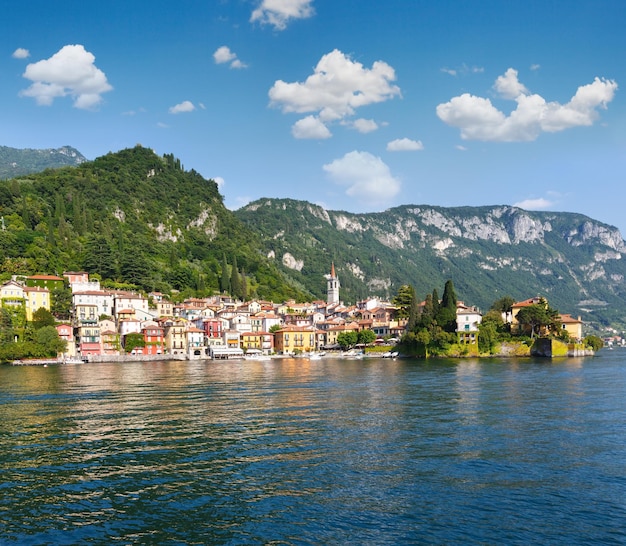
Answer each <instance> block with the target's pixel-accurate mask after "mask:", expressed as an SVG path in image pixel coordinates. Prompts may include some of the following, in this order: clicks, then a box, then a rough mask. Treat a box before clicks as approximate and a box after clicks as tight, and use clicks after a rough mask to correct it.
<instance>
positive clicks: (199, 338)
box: [0, 264, 593, 365]
mask: <svg viewBox="0 0 626 546" xmlns="http://www.w3.org/2000/svg"><path fill="white" fill-rule="evenodd" d="M326 279H327V298H326V300H316V301H312V302H306V303H297V302H295V301H287V302H283V303H280V304H276V303H273V302H269V301H258V300H253V301H248V302H241V301H237V300H236V299H234V298H232V297H230V296H224V295H216V296H211V297H208V298H188V299H185V300H184V301H182V302H180V303H173V302H172V301H170V300H169V299H168V298H167V297H166V296H165V295H163V294H161V293H158V292H152V293H150V294H147V295H145V294H141V293H139V292H132V291H126V290H109V289H104V288H102V287H101V285H100V281H99V280H97V279H96V278H90V277H89V274H88V273H86V272H66V273H64V274H63V277H58V276H54V275H32V276H26V277H17V276H15V277H14V278H13V279H12V280H11V281H8V282H5V283H4V284H3V285H2V286H0V299H1V303H2V310H3V318H4V319H5V320H4V321H3V322H7V320H11V319H12V320H13V321H14V322H19V321H20V320H21V321H22V322H23V325H24V326H26V325H28V324H36V325H38V326H39V327H41V326H42V325H44V323H45V326H44V328H45V327H48V328H54V330H55V331H56V333H57V336H58V338H57V339H56V340H55V341H56V342H57V346H56V347H57V351H56V352H55V351H53V349H52V347H53V344H52V341H49V342H48V346H47V351H48V352H47V353H46V354H45V355H44V354H41V353H39V354H33V351H31V352H30V353H29V352H28V351H23V353H20V352H19V351H17V352H15V354H14V355H13V358H11V359H8V358H6V356H5V358H4V360H10V361H13V362H14V363H16V364H27V363H28V364H44V365H46V364H51V363H75V362H115V361H139V360H200V359H231V358H247V359H268V358H270V357H285V356H289V357H297V356H307V357H309V358H320V357H321V356H322V355H323V354H325V353H327V354H332V355H333V356H341V357H344V358H363V357H364V356H379V357H386V358H396V357H398V356H400V355H401V354H403V355H405V354H406V355H410V354H414V353H412V351H411V349H410V346H408V347H407V346H405V345H403V343H402V340H403V338H404V337H405V335H406V334H407V332H409V331H411V329H412V328H413V327H414V325H412V324H411V322H412V319H411V316H410V313H409V312H404V313H403V312H402V309H400V305H399V304H398V302H397V301H394V302H393V303H392V302H389V301H384V300H381V299H379V298H367V299H365V300H362V301H359V302H357V303H356V304H355V305H344V304H343V302H342V301H341V300H340V294H339V291H340V283H339V279H338V277H337V274H336V271H335V266H334V264H331V269H330V273H329V274H328V275H327V276H326ZM68 287H69V289H68ZM446 288H447V287H446ZM63 289H66V290H67V291H68V294H67V295H68V296H69V298H71V300H70V301H68V304H69V305H68V307H69V313H68V317H67V319H68V320H61V321H59V320H57V319H55V318H54V317H53V316H52V314H51V313H50V310H51V305H52V303H53V299H54V295H55V294H57V297H60V296H58V294H59V293H60V292H59V291H60V290H63ZM444 296H445V293H444ZM429 297H430V296H429ZM435 297H436V296H435ZM427 300H428V298H427ZM454 301H455V303H454V307H455V308H454V312H453V313H454V320H455V322H454V323H453V325H452V330H453V333H454V337H455V343H454V346H453V347H452V348H450V349H449V350H447V352H446V353H445V354H444V355H441V354H439V355H438V356H449V357H466V356H470V357H472V356H473V357H477V356H529V355H531V344H530V343H528V342H526V341H520V342H508V343H501V344H499V346H498V348H497V349H495V350H492V351H491V352H490V354H489V355H485V354H481V352H480V351H479V349H478V340H479V332H480V325H481V322H482V319H483V315H482V313H481V312H480V310H479V309H478V308H476V307H474V306H467V305H465V304H464V303H463V302H461V301H457V300H456V297H455V298H454ZM542 302H545V300H544V299H543V298H539V297H536V298H530V299H528V300H524V301H522V302H514V303H513V304H512V305H511V307H510V309H509V310H508V312H506V313H503V317H502V320H503V321H505V322H506V321H508V323H509V324H511V325H514V326H515V325H516V323H517V321H516V317H517V315H518V314H519V312H520V311H521V310H522V309H524V308H528V307H532V306H537V305H540V304H542ZM427 304H428V302H426V303H425V302H422V303H421V304H420V305H421V306H422V309H421V311H420V312H422V313H423V312H424V310H423V307H424V306H425V305H427ZM545 306H546V307H547V303H546V304H545ZM521 316H522V315H520V317H521ZM7 317H8V318H7ZM558 321H559V322H558V324H559V328H561V329H562V333H563V334H564V336H562V337H564V339H565V340H566V341H567V343H561V344H560V345H559V342H558V341H557V340H554V339H552V340H549V344H547V345H546V343H545V342H543V345H541V346H539V345H537V344H535V343H533V344H532V345H533V347H535V349H533V350H534V351H535V352H534V354H537V355H541V356H565V355H570V356H578V355H587V354H593V348H591V347H585V346H584V344H583V343H582V341H583V336H582V321H581V319H580V317H578V318H574V317H571V316H570V315H559V316H558ZM517 326H518V327H519V323H517ZM17 331H19V329H16V328H14V329H13V332H17ZM22 331H23V332H24V333H23V335H24V337H27V332H28V329H27V328H23V329H22ZM42 331H43V328H41V329H39V330H37V331H36V334H37V335H38V336H39V337H42V336H41V335H39V334H41V332H42ZM29 335H30V336H31V337H33V333H32V332H30V334H29ZM409 337H410V336H409ZM3 341H4V343H5V347H6V346H7V340H6V336H5V339H4V340H3ZM19 341H20V340H19V338H18V336H17V335H16V336H14V339H13V340H10V343H9V344H11V343H12V344H13V346H14V347H15V348H16V349H17V348H18V346H19V347H31V346H32V344H31V345H27V342H26V341H25V340H24V343H21V344H20V343H19ZM55 354H56V356H54V355H55ZM417 356H437V355H436V354H435V353H432V354H431V355H429V354H428V353H427V354H423V355H422V354H419V353H418V354H417Z"/></svg>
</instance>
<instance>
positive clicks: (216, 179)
mask: <svg viewBox="0 0 626 546" xmlns="http://www.w3.org/2000/svg"><path fill="white" fill-rule="evenodd" d="M213 181H214V182H215V183H216V184H217V188H218V189H219V190H220V191H221V190H222V188H223V187H224V184H226V182H225V181H224V179H223V178H222V177H221V176H214V177H213Z"/></svg>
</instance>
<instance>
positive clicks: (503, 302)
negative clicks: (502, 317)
mask: <svg viewBox="0 0 626 546" xmlns="http://www.w3.org/2000/svg"><path fill="white" fill-rule="evenodd" d="M514 303H515V298H513V297H511V296H503V297H502V298H499V299H497V300H496V301H494V302H493V303H492V304H491V307H490V309H492V310H494V311H499V312H500V313H510V312H511V307H512V306H513V304H514Z"/></svg>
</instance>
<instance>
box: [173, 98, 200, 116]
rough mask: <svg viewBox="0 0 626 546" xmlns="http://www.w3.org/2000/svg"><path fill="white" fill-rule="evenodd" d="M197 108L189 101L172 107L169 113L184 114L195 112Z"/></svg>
mask: <svg viewBox="0 0 626 546" xmlns="http://www.w3.org/2000/svg"><path fill="white" fill-rule="evenodd" d="M195 109H196V107H195V106H194V105H193V102H191V101H189V100H185V101H183V102H181V103H179V104H177V105H175V106H172V107H171V108H170V109H169V110H168V112H169V113H170V114H182V113H183V112H193V111H194V110H195Z"/></svg>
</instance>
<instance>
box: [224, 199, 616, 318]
mask: <svg viewBox="0 0 626 546" xmlns="http://www.w3.org/2000/svg"><path fill="white" fill-rule="evenodd" d="M236 215H237V217H238V218H239V219H240V220H242V222H244V223H245V224H246V225H247V226H248V227H249V228H250V229H253V230H255V231H256V232H257V233H258V234H259V236H260V237H261V244H262V246H263V248H264V251H265V254H266V255H267V256H268V257H270V258H271V259H273V260H275V262H276V264H277V265H278V267H280V268H282V269H283V270H284V271H288V272H289V274H290V275H291V276H293V277H295V278H296V279H297V280H299V281H300V282H301V283H302V284H303V285H304V286H305V287H306V288H308V290H310V291H311V292H313V293H315V294H318V295H320V294H322V293H323V290H324V287H325V280H324V275H325V274H327V273H328V272H329V271H330V267H331V262H333V261H334V264H335V268H336V270H337V275H338V277H339V279H340V282H341V285H342V291H341V296H342V299H344V300H345V301H354V300H355V299H358V298H363V297H366V296H367V295H381V296H385V297H390V296H393V295H394V294H396V293H397V291H398V288H399V287H400V286H401V285H403V284H412V285H413V286H414V287H415V289H416V292H417V294H418V296H419V297H422V298H423V297H424V296H425V295H426V294H427V293H430V292H432V290H433V289H434V288H436V289H437V290H438V291H439V293H441V290H442V289H443V286H444V283H445V281H446V280H447V279H451V280H453V282H454V286H455V289H456V293H457V296H458V297H459V298H460V299H462V300H464V301H465V303H467V304H471V305H478V306H480V307H481V308H482V309H484V310H486V309H488V308H489V306H490V305H491V304H492V303H493V302H494V301H495V300H497V299H499V298H501V297H503V296H512V297H514V298H515V299H517V300H521V299H526V298H529V297H532V296H536V295H543V296H545V297H546V298H547V299H548V301H549V302H550V305H551V306H552V307H554V308H557V309H559V310H560V311H561V312H563V313H570V314H572V315H575V316H576V315H579V314H580V315H582V316H583V317H584V318H585V319H586V320H588V321H595V322H598V323H601V324H608V323H614V322H615V321H619V320H620V319H621V318H622V316H623V309H625V308H626V283H625V282H624V279H625V278H626V260H624V259H623V257H624V256H625V254H626V244H625V243H624V240H623V238H622V236H621V234H620V232H619V231H618V230H617V229H616V228H614V227H611V226H609V225H606V224H603V223H601V222H597V221H595V220H592V219H591V218H588V217H586V216H583V215H581V214H573V213H555V212H530V211H526V210H522V209H519V208H516V207H510V206H484V207H457V208H444V207H435V206H426V205H406V206H400V207H396V208H392V209H389V210H387V211H385V212H382V213H370V214H352V213H348V212H341V211H329V210H326V209H324V208H322V207H320V206H317V205H313V204H310V203H307V202H303V201H295V200H289V199H260V200H257V201H255V202H252V203H250V204H248V205H247V206H245V207H243V208H242V209H240V210H238V211H236Z"/></svg>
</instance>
